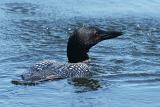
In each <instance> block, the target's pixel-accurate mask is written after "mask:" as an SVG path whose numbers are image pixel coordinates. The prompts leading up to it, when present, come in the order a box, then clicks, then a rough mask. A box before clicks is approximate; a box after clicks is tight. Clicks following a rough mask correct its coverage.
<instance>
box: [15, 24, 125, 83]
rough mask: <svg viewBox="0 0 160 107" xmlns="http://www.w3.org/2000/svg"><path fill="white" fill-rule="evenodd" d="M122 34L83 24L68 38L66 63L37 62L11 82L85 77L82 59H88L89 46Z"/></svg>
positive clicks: (85, 65)
mask: <svg viewBox="0 0 160 107" xmlns="http://www.w3.org/2000/svg"><path fill="white" fill-rule="evenodd" d="M120 35H122V32H120V31H104V30H102V29H100V28H97V27H93V26H88V27H86V26H83V27H80V28H78V29H75V30H74V31H73V32H72V33H71V35H70V37H69V40H68V44H67V57H68V63H61V62H56V61H52V60H48V61H43V62H39V63H37V64H34V65H33V66H31V67H30V68H29V70H28V71H27V72H24V73H23V74H22V75H21V79H19V80H12V83H13V84H17V85H30V84H37V83H40V82H42V81H48V80H56V79H62V78H71V77H73V78H75V77H78V78H80V77H86V76H89V75H90V67H89V66H88V64H86V63H85V62H84V61H86V60H88V59H89V56H88V54H87V53H88V52H89V49H90V48H91V47H93V46H94V45H96V44H97V43H98V42H101V41H103V40H106V39H111V38H114V37H117V36H120Z"/></svg>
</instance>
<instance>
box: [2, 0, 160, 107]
mask: <svg viewBox="0 0 160 107" xmlns="http://www.w3.org/2000/svg"><path fill="white" fill-rule="evenodd" d="M159 11H160V1H159V0H140V1H137V0H132V1H123V0H116V1H115V0H107V1H106V0H100V1H99V0H92V1H88V0H83V1H82V0H76V1H75V0H67V1H64V0H46V1H45V0H44V1H42V0H34V1H33V0H14V1H13V0H3V1H2V0H1V2H0V80H1V81H0V107H21V106H23V107H128V106H129V107H137V106H140V107H159V106H160V102H159V100H160V94H159V89H160V51H159V50H160V21H159V20H160V13H159ZM81 25H95V26H98V27H101V28H103V29H108V30H113V29H117V30H122V31H123V32H124V35H123V36H121V37H118V38H115V39H112V40H108V41H104V42H101V43H99V44H98V45H96V46H95V47H94V48H92V49H91V50H90V53H89V54H90V59H91V65H92V66H93V68H94V72H95V73H96V75H95V76H93V77H92V78H89V79H80V80H79V79H77V80H76V79H75V80H72V79H63V80H60V81H52V82H46V83H44V84H40V85H37V86H16V85H13V84H11V83H10V81H11V80H12V79H13V78H17V76H18V75H19V74H21V73H22V72H23V71H25V70H26V69H27V68H28V67H29V66H31V64H33V63H36V62H38V61H41V60H45V59H54V60H57V61H67V58H66V44H67V39H68V36H69V34H68V33H69V32H70V30H72V29H73V28H75V27H77V26H81Z"/></svg>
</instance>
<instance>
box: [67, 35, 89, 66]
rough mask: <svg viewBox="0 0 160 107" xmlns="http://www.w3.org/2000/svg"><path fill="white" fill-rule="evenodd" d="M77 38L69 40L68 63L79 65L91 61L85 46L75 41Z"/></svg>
mask: <svg viewBox="0 0 160 107" xmlns="http://www.w3.org/2000/svg"><path fill="white" fill-rule="evenodd" d="M75 39H76V38H73V37H72V38H69V40H68V45H67V57H68V62H70V63H78V62H83V61H85V60H88V59H89V56H88V54H87V52H88V51H89V50H87V48H86V46H85V45H82V44H81V43H80V42H77V40H75Z"/></svg>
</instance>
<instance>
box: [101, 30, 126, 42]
mask: <svg viewBox="0 0 160 107" xmlns="http://www.w3.org/2000/svg"><path fill="white" fill-rule="evenodd" d="M122 34H123V33H122V32H120V31H104V30H101V31H100V32H99V35H100V38H101V40H106V39H112V38H115V37H118V36H120V35H122Z"/></svg>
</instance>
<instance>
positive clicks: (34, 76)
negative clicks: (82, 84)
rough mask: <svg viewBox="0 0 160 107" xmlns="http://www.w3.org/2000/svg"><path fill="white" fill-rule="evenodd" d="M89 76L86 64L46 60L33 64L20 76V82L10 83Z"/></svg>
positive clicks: (88, 68)
mask: <svg viewBox="0 0 160 107" xmlns="http://www.w3.org/2000/svg"><path fill="white" fill-rule="evenodd" d="M89 75H90V67H89V66H88V65H87V64H86V63H60V62H57V61H50V60H48V61H44V62H39V63H37V64H34V65H33V66H31V67H30V68H29V70H28V71H27V72H24V73H23V74H22V75H21V77H22V80H19V81H18V80H16V81H12V83H15V84H20V82H21V83H22V81H23V83H34V82H37V81H45V80H54V79H61V78H71V77H72V78H81V77H86V76H89ZM18 82H19V83H18Z"/></svg>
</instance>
